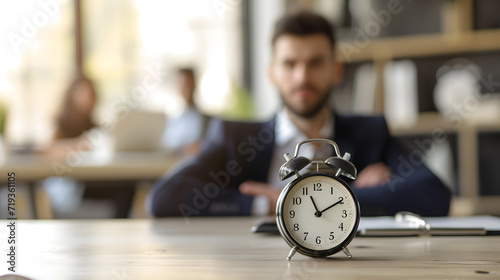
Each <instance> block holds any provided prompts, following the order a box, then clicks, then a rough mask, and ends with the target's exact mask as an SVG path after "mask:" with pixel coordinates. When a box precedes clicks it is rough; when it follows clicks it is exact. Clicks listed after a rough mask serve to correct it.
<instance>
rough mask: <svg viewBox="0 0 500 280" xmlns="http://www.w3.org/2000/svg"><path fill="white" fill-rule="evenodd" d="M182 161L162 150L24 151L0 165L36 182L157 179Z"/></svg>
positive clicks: (0, 171)
mask: <svg viewBox="0 0 500 280" xmlns="http://www.w3.org/2000/svg"><path fill="white" fill-rule="evenodd" d="M179 160H180V158H179V157H171V156H168V155H165V154H162V153H160V152H119V153H116V154H109V155H99V154H98V155H96V154H89V155H88V156H81V157H79V158H62V159H50V158H47V157H44V156H37V155H22V154H21V155H10V156H8V157H7V158H6V160H5V162H4V163H3V164H1V165H0V174H7V172H10V171H16V173H17V175H16V178H17V180H18V181H19V182H34V181H38V180H43V179H46V178H48V177H51V176H68V177H71V178H74V179H76V180H82V181H89V180H90V181H93V180H141V179H156V178H158V177H160V176H161V175H162V174H163V173H164V172H165V171H166V170H168V169H169V168H170V167H172V166H173V165H174V164H176V163H177V162H179Z"/></svg>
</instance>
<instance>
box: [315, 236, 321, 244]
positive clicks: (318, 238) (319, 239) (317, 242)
mask: <svg viewBox="0 0 500 280" xmlns="http://www.w3.org/2000/svg"><path fill="white" fill-rule="evenodd" d="M316 244H321V236H318V237H316Z"/></svg>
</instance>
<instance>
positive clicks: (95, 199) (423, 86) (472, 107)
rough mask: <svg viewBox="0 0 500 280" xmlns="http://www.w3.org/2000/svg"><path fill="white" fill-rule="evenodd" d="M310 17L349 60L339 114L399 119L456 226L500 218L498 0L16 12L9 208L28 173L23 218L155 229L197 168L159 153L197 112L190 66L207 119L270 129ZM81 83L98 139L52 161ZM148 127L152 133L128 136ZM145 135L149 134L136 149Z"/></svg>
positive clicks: (6, 74)
mask: <svg viewBox="0 0 500 280" xmlns="http://www.w3.org/2000/svg"><path fill="white" fill-rule="evenodd" d="M299 7H301V8H307V9H312V10H315V11H317V12H318V13H320V14H322V15H323V16H325V17H326V18H328V19H329V20H331V21H332V22H333V23H334V24H335V26H336V27H337V39H338V43H337V47H336V58H337V59H338V60H339V61H340V62H342V63H343V64H344V67H345V68H344V79H343V82H342V84H341V85H339V86H338V87H336V88H334V89H333V91H334V93H333V95H332V98H331V99H330V102H331V106H332V108H334V110H336V111H337V112H339V113H346V114H361V115H384V116H385V117H386V119H387V122H388V125H389V128H390V131H391V133H392V134H393V135H394V136H396V137H397V138H399V139H400V140H401V141H404V142H405V143H406V144H407V145H409V146H410V147H411V148H412V149H414V150H415V151H418V152H419V153H420V154H422V157H423V158H424V160H425V162H426V163H427V164H428V165H429V167H430V168H431V169H432V170H433V171H434V173H435V174H436V175H437V176H438V177H439V178H440V179H441V180H442V181H443V182H445V184H446V185H447V186H449V188H450V189H452V191H453V201H452V204H451V209H450V215H451V216H466V215H482V214H488V215H496V216H498V215H500V208H499V207H498V204H499V202H500V185H499V182H500V173H499V172H497V167H498V166H500V145H499V143H500V142H499V141H500V94H499V93H500V69H498V65H499V62H500V19H499V17H498V16H497V14H496V12H497V11H498V10H499V9H500V2H498V1H493V0H455V1H448V0H436V1H406V0H400V1H382V0H371V1H344V0H334V1H332V0H272V1H265V0H252V1H247V0H213V1H212V0H210V1H206V0H185V1H155V0H148V1H144V0H140V1H139V0H135V1H134V0H125V1H115V0H106V1H98V0H65V1H57V0H51V1H34V0H28V1H22V3H21V2H1V3H0V22H1V24H0V29H1V31H0V33H1V34H2V35H4V36H2V39H1V41H0V61H1V64H0V166H1V167H0V169H1V170H2V172H1V173H0V174H2V175H0V176H3V177H4V178H3V179H2V182H4V186H3V187H2V190H1V192H3V193H4V194H2V195H1V196H0V197H5V194H6V192H7V189H6V188H5V185H6V180H7V175H6V174H7V173H8V172H11V171H15V172H16V180H17V186H18V188H17V197H18V200H17V203H18V204H17V207H18V211H17V213H18V217H19V218H38V219H58V218H70V219H79V218H115V217H120V218H147V217H149V216H148V213H147V212H146V210H145V199H146V196H147V193H148V190H149V189H150V188H151V185H152V183H153V182H154V181H155V180H156V179H158V178H159V177H160V176H162V175H163V174H164V173H165V172H167V171H168V170H169V169H171V168H172V167H174V166H175V164H176V163H178V162H179V161H181V160H182V159H183V156H180V155H178V154H176V153H175V152H173V151H171V150H165V149H162V148H161V147H160V146H161V141H162V139H161V133H158V132H161V131H162V129H163V128H164V122H162V121H165V119H167V120H168V119H170V118H175V117H176V116H178V115H179V114H181V113H182V111H183V109H184V108H185V107H186V104H185V102H184V101H183V99H182V97H181V96H180V95H179V93H178V92H177V89H176V69H178V68H182V67H193V68H194V69H195V70H196V75H195V77H196V92H195V97H194V99H195V104H196V105H197V107H198V108H199V110H200V111H201V112H203V114H206V115H207V116H210V117H214V118H223V119H230V120H238V121H253V120H266V119H268V118H270V117H271V116H272V115H273V114H274V113H275V112H276V110H277V109H278V108H280V106H281V101H280V99H279V95H278V93H277V92H276V89H275V88H274V87H273V86H272V85H271V83H270V82H269V80H268V77H267V74H266V73H267V71H266V69H267V66H268V64H269V63H270V60H271V57H272V51H271V43H270V37H271V32H272V26H273V24H274V23H275V21H276V20H277V19H278V18H279V17H280V16H281V15H283V14H284V13H286V12H287V11H292V10H294V9H297V8H299ZM78 73H83V74H84V75H85V76H86V77H88V78H89V79H90V80H91V81H92V82H93V84H94V87H95V92H96V101H95V107H94V111H93V113H92V118H93V120H94V122H95V123H96V124H97V127H99V129H98V130H94V131H92V132H89V133H87V134H85V136H84V139H83V140H81V141H80V142H77V143H73V144H67V145H66V144H64V143H63V144H62V145H60V147H59V150H58V152H56V153H47V152H45V150H46V149H47V147H49V146H50V143H51V140H52V137H53V135H54V133H55V130H56V128H55V123H56V122H55V119H56V117H57V114H58V112H59V110H60V106H61V104H63V97H64V93H65V91H66V90H67V89H68V87H69V85H70V84H71V82H72V80H73V79H74V77H75V75H77V74H78ZM144 115H146V116H144ZM158 116H160V117H158ZM141 118H144V119H141ZM123 119H126V120H127V121H126V122H125V125H124V124H123V122H122V124H120V120H123ZM140 120H142V121H140ZM152 120H158V121H157V122H156V123H153V121H152ZM133 122H135V123H136V125H135V126H134V128H135V129H137V130H132V131H126V132H124V133H122V134H119V133H118V132H117V131H118V130H119V129H118V128H119V127H120V126H125V128H124V129H125V130H126V129H127V127H130V126H132V123H133ZM144 128H146V129H144ZM147 128H151V129H149V131H148V129H147ZM155 132H156V133H155ZM149 133H151V134H149ZM138 134H142V135H147V136H146V137H143V138H142V139H140V138H139V140H137V141H135V140H134V141H135V142H134V141H132V140H131V139H132V138H134V135H135V136H137V135H138ZM134 139H137V137H136V138H134ZM155 139H156V140H155ZM127 140H129V141H132V142H134V143H130V142H127ZM124 141H125V144H123V142H124ZM141 141H146V142H147V141H153V142H154V141H157V142H155V143H156V145H157V146H155V147H154V148H151V145H153V146H154V145H155V143H141ZM137 142H139V143H137ZM119 143H122V144H123V145H125V146H127V145H129V144H130V145H131V147H128V148H127V147H125V148H123V149H117V146H118V145H121V144H119ZM134 145H139V147H138V148H134ZM141 145H142V146H141ZM82 146H86V147H87V148H85V149H83V150H78V148H81V147H82ZM96 190H106V191H105V192H104V193H103V192H99V191H96ZM6 203H7V202H6V201H4V199H2V201H0V207H1V208H0V209H1V210H0V214H1V215H2V218H5V217H6V216H7V212H6V211H5V209H7V208H6V205H4V204H6Z"/></svg>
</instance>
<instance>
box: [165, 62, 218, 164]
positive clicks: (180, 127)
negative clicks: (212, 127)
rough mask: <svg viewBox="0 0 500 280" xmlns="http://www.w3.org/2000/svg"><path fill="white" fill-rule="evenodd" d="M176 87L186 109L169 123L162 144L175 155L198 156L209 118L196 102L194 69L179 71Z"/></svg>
mask: <svg viewBox="0 0 500 280" xmlns="http://www.w3.org/2000/svg"><path fill="white" fill-rule="evenodd" d="M176 86H177V90H178V92H179V93H180V95H181V96H182V99H183V100H184V102H185V109H184V111H183V112H182V113H181V114H180V115H179V116H177V117H175V118H172V119H169V120H168V121H167V124H166V127H165V132H164V134H163V137H162V143H163V146H164V148H166V149H167V150H168V151H171V152H174V153H180V154H188V155H193V154H197V153H198V152H199V150H200V148H199V147H200V146H199V145H200V142H201V140H202V138H203V136H204V134H205V131H206V127H207V124H208V120H209V118H208V117H207V116H206V115H204V114H202V113H201V112H200V111H199V110H198V108H197V107H196V104H195V102H194V94H195V90H196V77H195V72H194V70H193V68H180V69H178V70H177V80H176Z"/></svg>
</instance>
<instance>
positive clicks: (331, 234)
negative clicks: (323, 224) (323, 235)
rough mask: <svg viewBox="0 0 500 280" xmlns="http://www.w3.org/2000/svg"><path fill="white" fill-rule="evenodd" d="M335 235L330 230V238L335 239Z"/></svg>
mask: <svg viewBox="0 0 500 280" xmlns="http://www.w3.org/2000/svg"><path fill="white" fill-rule="evenodd" d="M334 238H335V237H333V231H330V237H329V238H328V239H330V240H333V239H334Z"/></svg>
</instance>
